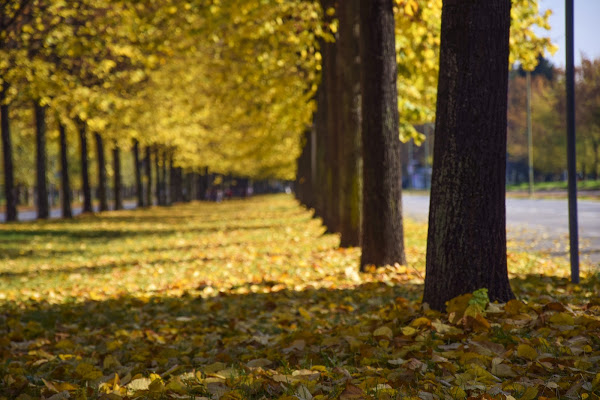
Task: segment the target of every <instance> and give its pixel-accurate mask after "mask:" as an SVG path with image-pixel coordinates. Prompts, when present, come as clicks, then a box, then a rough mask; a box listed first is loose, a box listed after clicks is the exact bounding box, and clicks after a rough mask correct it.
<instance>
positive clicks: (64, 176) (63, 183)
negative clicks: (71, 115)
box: [58, 122, 73, 218]
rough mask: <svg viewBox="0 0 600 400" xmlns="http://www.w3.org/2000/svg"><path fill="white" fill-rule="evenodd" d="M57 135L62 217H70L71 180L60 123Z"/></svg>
mask: <svg viewBox="0 0 600 400" xmlns="http://www.w3.org/2000/svg"><path fill="white" fill-rule="evenodd" d="M58 135H59V137H58V138H59V142H60V143H59V145H60V191H61V197H60V201H61V208H62V216H63V218H72V217H73V212H72V210H71V182H70V180H69V159H68V150H67V149H68V148H67V132H66V129H65V126H64V125H63V124H62V123H60V122H59V123H58Z"/></svg>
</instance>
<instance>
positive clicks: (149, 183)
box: [144, 146, 152, 207]
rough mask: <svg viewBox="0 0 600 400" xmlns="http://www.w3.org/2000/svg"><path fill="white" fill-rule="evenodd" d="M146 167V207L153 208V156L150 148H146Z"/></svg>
mask: <svg viewBox="0 0 600 400" xmlns="http://www.w3.org/2000/svg"><path fill="white" fill-rule="evenodd" d="M144 166H145V167H146V181H147V182H146V204H145V205H146V207H150V206H152V155H151V151H150V146H146V158H145V161H144Z"/></svg>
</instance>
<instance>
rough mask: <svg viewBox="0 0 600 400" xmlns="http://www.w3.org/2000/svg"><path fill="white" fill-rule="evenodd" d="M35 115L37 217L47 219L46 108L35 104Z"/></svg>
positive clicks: (48, 210) (48, 213)
mask: <svg viewBox="0 0 600 400" xmlns="http://www.w3.org/2000/svg"><path fill="white" fill-rule="evenodd" d="M34 111H35V112H34V113H35V133H36V135H35V144H36V157H35V160H36V182H37V184H36V189H37V199H36V200H37V217H38V219H46V218H48V217H49V216H50V205H49V204H48V182H47V180H46V170H47V154H46V107H44V106H41V105H40V104H38V103H37V102H34Z"/></svg>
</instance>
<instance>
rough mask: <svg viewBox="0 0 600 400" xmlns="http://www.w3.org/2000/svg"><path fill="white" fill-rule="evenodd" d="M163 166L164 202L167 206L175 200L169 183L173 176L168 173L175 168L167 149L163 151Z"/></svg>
mask: <svg viewBox="0 0 600 400" xmlns="http://www.w3.org/2000/svg"><path fill="white" fill-rule="evenodd" d="M162 168H163V171H162V173H163V188H162V194H163V204H164V205H165V206H170V205H171V204H172V202H173V194H172V193H171V190H170V188H169V185H170V184H171V177H170V176H169V177H168V178H167V176H168V174H167V173H169V174H170V172H171V171H172V170H173V159H172V158H171V157H169V153H168V152H167V150H165V151H163V164H162Z"/></svg>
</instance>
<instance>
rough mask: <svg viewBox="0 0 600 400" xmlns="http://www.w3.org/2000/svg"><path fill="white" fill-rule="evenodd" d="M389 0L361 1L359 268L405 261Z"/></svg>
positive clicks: (390, 0) (392, 36) (391, 7)
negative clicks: (361, 175) (360, 211)
mask: <svg viewBox="0 0 600 400" xmlns="http://www.w3.org/2000/svg"><path fill="white" fill-rule="evenodd" d="M393 3H394V2H393V0H361V2H360V5H361V7H360V28H361V32H360V54H361V57H360V59H361V68H360V69H361V93H362V97H361V98H362V127H361V128H362V132H361V136H362V149H363V191H362V193H363V214H362V230H361V243H362V255H361V259H360V268H361V271H364V270H365V268H366V267H367V266H368V265H377V266H380V265H387V264H395V263H398V264H404V263H405V257H404V232H403V225H402V176H401V171H402V168H401V163H400V140H399V138H398V134H399V133H398V132H399V130H398V129H399V127H398V123H399V122H398V98H397V96H398V94H397V91H396V77H397V66H396V51H395V33H394V11H393Z"/></svg>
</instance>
